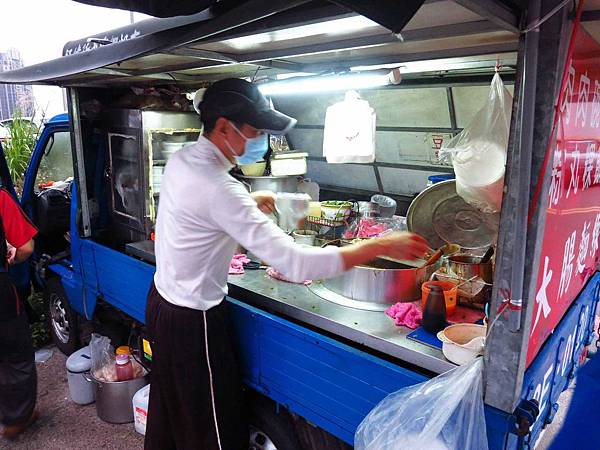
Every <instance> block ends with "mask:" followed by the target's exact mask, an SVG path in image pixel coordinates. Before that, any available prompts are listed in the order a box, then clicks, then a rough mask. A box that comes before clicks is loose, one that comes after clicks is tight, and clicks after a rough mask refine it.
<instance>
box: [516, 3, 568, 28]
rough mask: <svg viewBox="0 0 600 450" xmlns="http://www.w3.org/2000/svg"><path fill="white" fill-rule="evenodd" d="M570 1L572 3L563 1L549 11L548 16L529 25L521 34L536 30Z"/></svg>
mask: <svg viewBox="0 0 600 450" xmlns="http://www.w3.org/2000/svg"><path fill="white" fill-rule="evenodd" d="M571 1H573V0H564V1H563V2H562V3H560V4H559V5H557V6H555V7H554V9H553V10H552V11H550V12H549V13H548V14H546V15H545V16H544V17H542V18H541V19H537V20H535V21H534V22H533V23H532V24H531V25H529V26H528V27H527V28H525V29H524V30H522V31H521V34H526V33H529V32H530V31H533V30H535V29H536V28H539V27H540V26H541V25H542V24H543V23H544V22H546V21H547V20H549V19H550V18H551V17H552V16H553V15H554V14H556V13H557V12H558V11H560V10H561V9H563V8H564V7H565V5H566V4H567V3H569V2H571Z"/></svg>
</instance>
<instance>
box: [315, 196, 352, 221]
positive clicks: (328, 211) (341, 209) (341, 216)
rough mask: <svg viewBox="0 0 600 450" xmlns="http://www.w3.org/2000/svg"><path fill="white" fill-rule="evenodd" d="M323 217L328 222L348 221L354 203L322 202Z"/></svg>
mask: <svg viewBox="0 0 600 450" xmlns="http://www.w3.org/2000/svg"><path fill="white" fill-rule="evenodd" d="M321 211H322V213H323V217H324V218H326V219H328V220H346V219H347V218H348V217H349V216H350V213H351V211H352V203H351V202H344V201H341V202H340V201H325V202H321Z"/></svg>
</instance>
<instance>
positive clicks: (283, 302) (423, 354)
mask: <svg viewBox="0 0 600 450" xmlns="http://www.w3.org/2000/svg"><path fill="white" fill-rule="evenodd" d="M229 295H230V296H231V297H232V298H235V299H238V300H241V301H244V302H246V303H249V304H251V305H255V306H258V307H262V308H265V309H268V310H271V311H274V312H277V313H280V314H283V315H285V316H288V317H290V318H292V319H295V320H298V321H300V322H303V323H306V324H308V325H311V326H313V327H315V328H318V329H321V330H324V331H327V332H329V333H332V334H335V335H338V336H341V337H342V338H345V339H347V340H349V341H352V342H355V343H357V344H359V345H362V346H365V347H367V348H370V349H373V350H375V351H378V352H382V353H385V354H387V355H390V356H392V357H394V358H398V359H399V360H402V361H405V362H407V363H409V364H413V365H415V366H418V367H421V368H423V369H426V370H428V371H431V372H434V373H443V372H446V371H448V370H450V369H452V368H454V367H456V366H455V365H454V364H452V363H451V362H449V361H447V360H446V359H445V358H444V355H443V354H442V352H441V350H437V349H435V348H433V347H429V346H427V345H424V344H421V343H419V342H416V341H413V340H410V339H407V337H406V336H407V335H408V334H409V333H410V332H411V331H412V330H410V329H408V328H406V327H397V326H395V325H394V324H393V322H392V320H391V319H390V318H389V317H387V316H386V315H385V313H384V312H380V311H379V312H378V311H364V310H360V309H354V308H350V307H347V306H341V305H338V304H336V303H332V302H330V301H328V300H325V299H323V298H321V297H319V296H317V295H316V294H313V293H312V292H311V291H310V290H309V289H308V287H306V286H304V285H299V284H292V283H286V282H284V281H279V280H275V279H272V278H270V277H269V276H268V275H267V274H266V273H265V271H264V270H247V271H246V273H245V274H244V275H230V276H229Z"/></svg>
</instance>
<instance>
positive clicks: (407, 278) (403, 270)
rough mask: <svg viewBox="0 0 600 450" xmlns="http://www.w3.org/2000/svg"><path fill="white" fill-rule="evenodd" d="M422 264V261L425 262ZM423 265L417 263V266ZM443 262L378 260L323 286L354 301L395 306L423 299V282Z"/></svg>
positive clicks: (328, 281) (324, 283) (354, 269)
mask: <svg viewBox="0 0 600 450" xmlns="http://www.w3.org/2000/svg"><path fill="white" fill-rule="evenodd" d="M421 264H422V263H421ZM416 265H419V263H418V262H415V266H416ZM439 266H440V262H439V261H438V262H436V263H435V264H431V265H429V266H425V267H422V268H416V267H412V266H409V265H404V264H400V263H395V262H392V261H387V260H382V259H378V260H376V261H374V262H372V263H369V264H366V265H362V266H357V267H354V268H352V269H350V270H349V271H347V272H344V273H343V274H342V275H340V276H338V277H335V278H330V279H328V280H323V286H324V287H326V288H327V289H329V290H330V291H333V292H335V293H336V294H339V295H343V296H344V297H347V298H349V299H352V300H357V301H361V302H368V303H378V304H383V305H392V304H394V303H396V302H411V301H414V300H417V299H419V298H421V284H423V282H425V281H427V280H429V278H431V276H432V275H433V272H435V271H436V270H437V269H438V268H439Z"/></svg>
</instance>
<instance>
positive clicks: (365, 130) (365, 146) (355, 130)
mask: <svg viewBox="0 0 600 450" xmlns="http://www.w3.org/2000/svg"><path fill="white" fill-rule="evenodd" d="M323 156H324V157H325V158H326V159H327V162H328V163H372V162H373V161H375V110H374V109H373V108H371V106H369V102H367V101H366V100H363V99H361V98H360V96H359V95H358V93H357V92H355V91H348V92H346V96H345V99H344V101H342V102H339V103H336V104H334V105H331V106H330V107H329V108H327V112H326V114H325V129H324V131H323Z"/></svg>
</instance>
